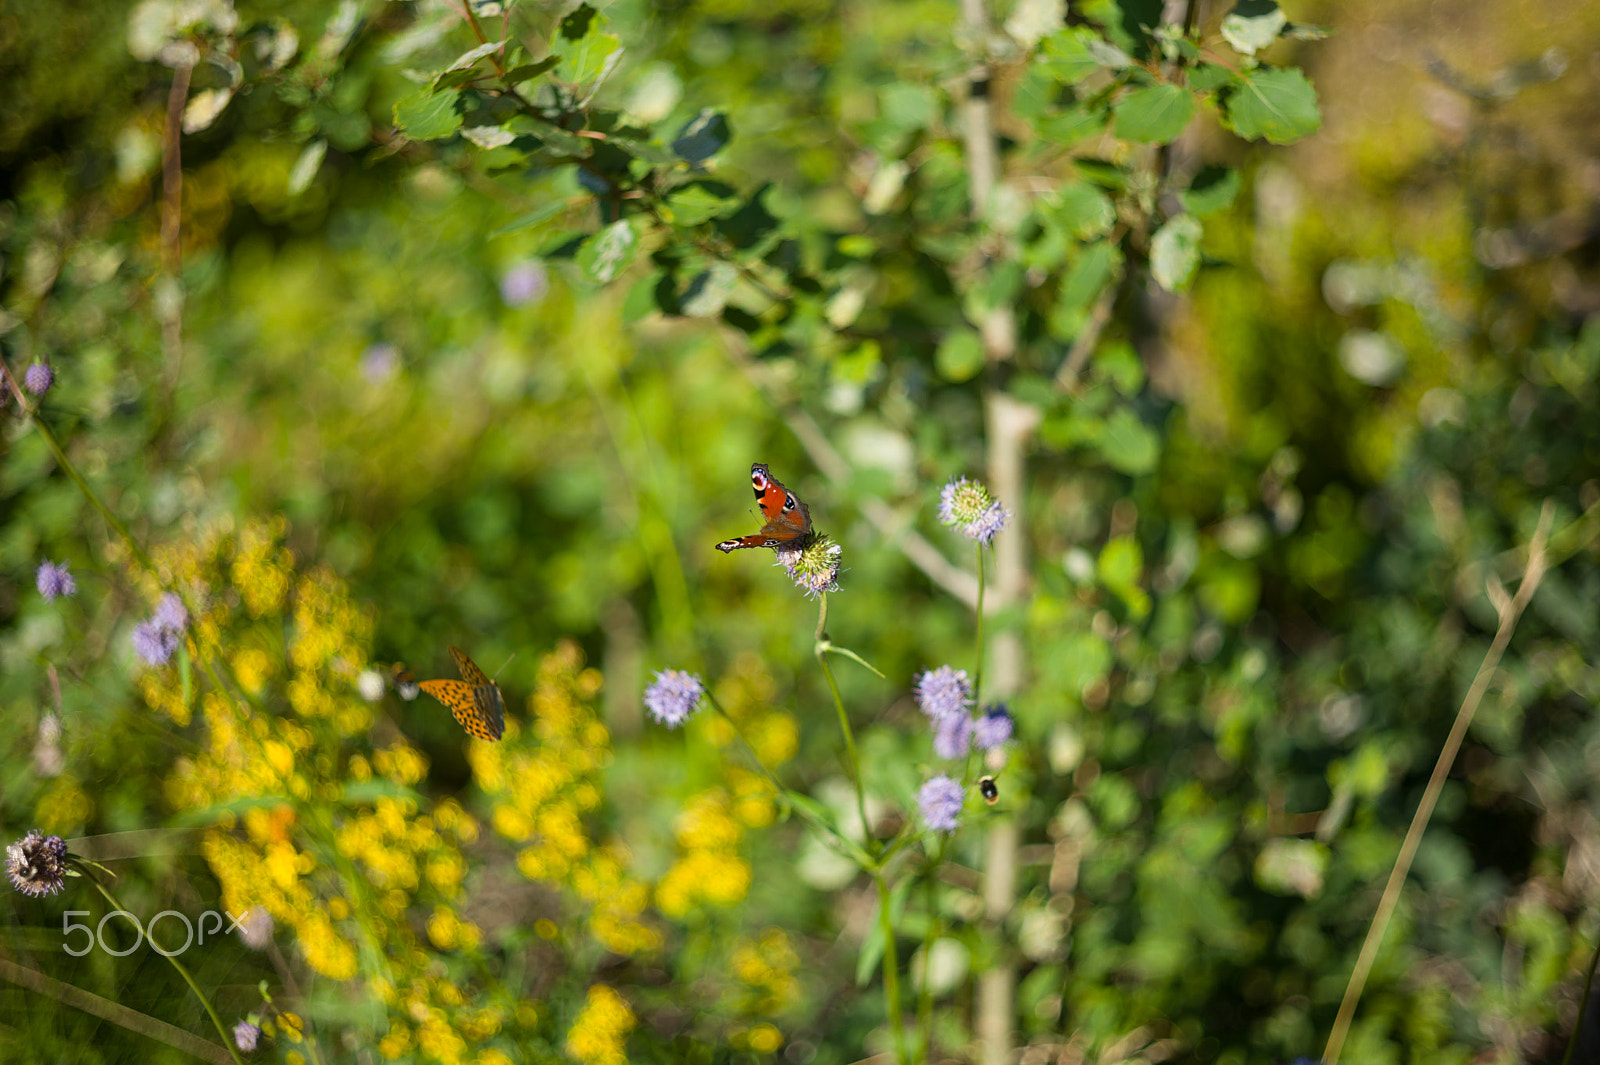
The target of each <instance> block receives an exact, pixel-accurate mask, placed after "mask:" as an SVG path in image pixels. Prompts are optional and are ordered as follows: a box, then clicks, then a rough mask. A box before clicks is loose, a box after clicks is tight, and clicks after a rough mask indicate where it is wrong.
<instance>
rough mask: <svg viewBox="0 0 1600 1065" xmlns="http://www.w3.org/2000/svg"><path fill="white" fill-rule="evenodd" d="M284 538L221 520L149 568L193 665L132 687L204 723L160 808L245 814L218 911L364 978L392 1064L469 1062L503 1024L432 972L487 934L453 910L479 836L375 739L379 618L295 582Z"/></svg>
mask: <svg viewBox="0 0 1600 1065" xmlns="http://www.w3.org/2000/svg"><path fill="white" fill-rule="evenodd" d="M284 531H285V527H284V525H283V524H282V523H281V522H279V523H274V524H256V525H251V526H248V527H246V528H245V529H243V530H242V531H240V532H238V533H237V534H235V533H234V532H233V530H232V529H231V528H230V527H228V526H227V525H220V526H218V527H217V528H215V529H213V530H212V531H211V532H210V533H209V534H207V535H206V536H204V537H200V538H197V540H196V541H195V542H194V543H192V544H189V545H185V546H180V547H177V548H174V549H171V550H169V551H166V552H162V553H159V554H158V555H157V556H156V568H157V576H158V578H159V582H160V586H161V588H176V589H178V590H179V591H180V592H181V593H182V594H183V596H184V599H185V602H186V603H187V604H188V606H189V609H190V611H191V625H190V628H189V631H188V639H189V644H188V649H189V653H190V655H191V656H192V658H193V661H194V663H195V666H196V668H195V669H194V670H193V671H190V672H189V674H188V675H187V676H186V675H184V672H183V671H180V670H173V669H170V668H168V669H160V670H148V671H146V672H145V673H144V675H143V676H142V677H141V678H140V689H141V691H142V692H143V693H144V696H145V698H146V700H147V702H148V703H149V705H150V706H151V707H152V708H153V709H155V710H157V711H158V712H160V713H162V714H164V715H165V716H166V717H167V718H168V719H170V720H171V721H173V722H174V723H175V724H177V725H179V726H182V725H185V724H187V723H188V722H189V720H190V718H191V716H195V717H198V719H199V723H200V724H201V725H202V726H203V728H202V733H201V737H200V743H199V750H198V752H197V753H195V754H193V755H191V756H188V757H185V758H181V759H179V760H178V761H177V763H176V765H175V768H174V770H173V772H172V773H171V775H170V776H169V778H168V780H167V782H166V793H167V797H168V799H169V800H170V801H171V802H172V804H173V805H174V807H176V808H177V809H179V810H203V809H216V808H222V807H227V808H230V809H233V810H238V811H240V812H239V813H238V814H224V815H222V816H221V817H220V818H219V819H218V821H217V823H215V824H214V826H213V827H212V828H211V829H210V830H209V831H207V832H206V833H205V835H204V837H203V841H202V847H203V851H204V853H205V856H206V858H207V861H208V862H209V864H210V866H211V868H212V870H213V872H214V873H215V875H216V877H217V880H218V882H219V884H220V885H221V888H222V897H223V902H224V905H225V906H226V908H227V909H228V910H229V911H230V912H233V913H240V912H243V911H244V910H245V909H247V908H249V907H251V906H261V907H263V908H264V909H265V910H266V911H267V912H268V913H270V914H272V916H273V917H274V918H275V920H276V921H277V922H278V923H279V924H280V925H281V926H283V927H284V928H285V929H286V930H287V931H288V933H289V936H288V938H289V939H290V940H291V941H292V942H294V943H295V945H296V946H297V947H298V949H299V951H300V953H301V955H302V956H303V957H304V959H305V962H306V964H307V965H309V966H310V967H311V968H312V969H313V970H315V971H316V972H318V973H320V974H322V975H324V976H326V977H329V978H332V979H335V980H347V981H353V980H356V979H357V978H358V974H359V975H360V977H361V978H362V979H364V980H366V981H367V982H368V984H369V985H370V989H371V992H372V994H373V995H374V996H375V997H376V998H378V999H379V1000H381V1001H383V1002H384V1003H385V1005H386V1006H387V1007H388V1014H389V1016H388V1025H387V1034H386V1036H385V1037H384V1038H383V1040H382V1043H381V1045H380V1049H382V1051H383V1052H384V1054H385V1055H386V1056H387V1057H390V1058H394V1057H400V1056H405V1055H412V1056H414V1057H416V1058H418V1059H419V1060H425V1061H435V1062H440V1063H444V1065H465V1063H466V1062H467V1061H469V1060H472V1058H473V1055H474V1054H476V1053H477V1050H478V1048H479V1047H480V1045H481V1044H482V1042H483V1041H484V1040H485V1039H487V1038H489V1037H491V1036H492V1035H493V1034H494V1033H495V1032H496V1031H498V1030H499V1029H500V1028H501V1027H502V1025H503V1024H504V1023H505V1017H504V1016H503V1014H502V1011H501V1010H500V1009H498V1008H497V1007H495V1006H492V1005H491V1006H481V1007H480V1006H476V1005H470V1004H468V1003H467V1002H466V1001H465V998H464V996H463V994H462V992H461V990H460V989H459V988H457V987H456V986H455V985H454V984H453V983H452V982H451V981H449V980H447V979H441V978H440V977H441V973H442V972H443V971H444V970H443V969H442V968H441V966H442V961H441V958H440V956H439V953H438V952H440V951H472V950H474V949H475V948H476V946H477V944H478V940H479V938H480V936H479V932H478V929H477V928H476V927H475V926H474V925H473V924H472V923H471V922H469V921H467V920H465V919H463V918H462V917H461V916H460V914H459V913H458V911H457V909H456V904H457V903H458V901H459V900H460V897H461V895H462V883H463V880H464V879H465V876H466V871H467V869H466V860H465V858H464V857H463V855H462V853H461V844H462V843H463V842H468V841H471V840H472V839H474V838H476V836H477V825H476V823H475V822H474V821H473V820H472V818H471V817H470V816H468V815H467V813H466V812H465V811H464V810H462V809H461V807H460V806H459V805H457V804H455V803H453V802H449V801H446V802H441V803H439V804H437V805H431V804H430V803H429V802H428V801H427V800H426V799H425V798H424V797H422V796H421V795H419V794H418V793H417V791H416V790H414V789H415V788H416V786H417V785H418V784H419V783H421V782H422V781H423V780H424V778H425V777H426V775H427V771H428V763H427V759H426V758H425V757H423V755H422V753H421V752H420V751H418V750H416V749H415V748H414V747H412V746H410V745H409V744H407V743H406V742H404V741H403V740H401V741H397V742H393V743H391V744H389V745H388V746H385V747H382V748H375V747H374V746H373V745H372V741H371V726H372V720H373V710H372V704H370V703H368V702H366V701H365V700H363V699H362V698H360V696H359V695H358V693H357V692H356V690H355V684H354V681H355V678H356V676H357V675H358V673H359V672H360V671H361V670H362V669H363V668H365V666H366V662H367V645H368V641H369V639H370V637H371V632H372V620H371V617H370V615H369V613H368V612H367V611H365V610H363V609H361V608H360V607H359V606H358V605H357V604H355V603H354V602H353V601H352V600H351V598H350V595H349V592H348V590H347V588H346V587H345V586H344V584H343V583H342V582H341V581H340V580H339V579H338V578H337V577H336V576H335V575H334V574H333V573H332V572H331V571H329V570H327V569H326V568H319V569H314V570H311V571H310V572H307V573H297V572H296V570H295V568H294V558H293V556H292V555H291V554H290V553H289V552H288V550H287V549H285V548H284V547H283V546H282V543H281V541H282V537H283V534H284ZM150 591H151V592H152V596H151V598H152V601H154V600H155V599H156V598H158V596H159V592H160V588H152V589H150ZM241 608H242V609H241ZM286 618H287V620H288V624H287V625H285V619H286ZM192 711H194V713H192ZM418 928H423V929H424V930H425V934H426V939H425V940H424V939H422V938H420V937H419V935H418V933H417V929H418ZM430 948H431V949H430ZM357 993H359V992H357Z"/></svg>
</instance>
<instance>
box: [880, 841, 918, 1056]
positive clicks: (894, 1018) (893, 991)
mask: <svg viewBox="0 0 1600 1065" xmlns="http://www.w3.org/2000/svg"><path fill="white" fill-rule="evenodd" d="M872 881H873V883H875V884H876V885H877V886H878V926H879V927H880V928H881V929H882V931H883V1008H884V1010H885V1012H887V1013H888V1015H889V1016H888V1021H889V1032H890V1034H891V1035H892V1036H893V1038H894V1057H895V1060H896V1061H897V1062H899V1063H900V1065H909V1062H910V1061H911V1056H910V1051H909V1049H908V1048H907V1046H906V1026H905V1018H904V1017H903V1016H902V1015H901V1013H900V952H899V950H898V949H897V948H896V947H895V942H894V914H893V913H892V912H890V909H889V881H888V880H887V879H885V878H884V875H883V873H882V872H881V871H878V872H874V873H873V874H872ZM923 966H924V968H926V966H927V959H923Z"/></svg>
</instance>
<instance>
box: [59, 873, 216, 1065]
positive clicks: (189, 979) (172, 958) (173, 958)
mask: <svg viewBox="0 0 1600 1065" xmlns="http://www.w3.org/2000/svg"><path fill="white" fill-rule="evenodd" d="M85 879H87V880H88V881H89V882H90V883H91V884H93V885H94V886H95V888H96V890H98V891H99V892H100V894H102V895H104V896H105V899H106V901H107V902H109V903H110V904H111V908H112V909H113V910H121V909H122V903H120V902H118V901H117V899H116V896H114V895H112V894H111V892H109V891H107V890H106V886H105V885H104V884H102V883H100V881H98V880H96V879H95V878H94V877H93V876H86V877H85ZM123 912H124V913H126V912H127V911H126V910H123ZM145 937H146V938H148V939H149V940H150V945H151V947H154V946H155V937H154V936H151V935H150V933H149V931H148V930H147V931H146V932H145ZM156 953H157V954H160V955H161V956H162V957H163V958H166V959H167V960H168V961H169V962H171V963H172V967H173V968H174V969H176V970H178V975H179V976H181V977H183V982H184V983H186V984H188V985H189V990H191V991H193V992H194V997H195V998H197V999H199V1000H200V1005H202V1006H204V1007H205V1009H206V1015H207V1016H209V1017H210V1018H211V1023H212V1024H214V1025H216V1026H217V1034H218V1035H220V1036H221V1037H222V1045H223V1046H224V1047H226V1048H227V1050H228V1053H229V1054H230V1055H232V1057H233V1060H234V1061H235V1062H237V1063H238V1065H244V1059H243V1058H241V1057H239V1051H238V1050H236V1049H235V1048H234V1045H233V1035H232V1033H230V1032H229V1031H228V1030H227V1029H226V1028H224V1027H223V1026H222V1018H221V1017H218V1016H217V1011H216V1010H215V1009H214V1008H212V1005H211V1000H210V999H209V998H206V994H205V992H204V991H201V990H200V985H199V984H197V983H195V980H194V977H193V976H191V975H190V974H189V970H188V969H187V968H186V967H185V966H184V964H183V962H181V961H179V960H178V956H177V955H176V954H168V953H167V952H166V951H161V950H158V951H156Z"/></svg>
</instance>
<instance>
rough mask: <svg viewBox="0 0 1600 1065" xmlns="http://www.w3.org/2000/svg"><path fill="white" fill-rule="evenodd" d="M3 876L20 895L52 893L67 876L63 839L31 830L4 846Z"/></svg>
mask: <svg viewBox="0 0 1600 1065" xmlns="http://www.w3.org/2000/svg"><path fill="white" fill-rule="evenodd" d="M6 875H8V876H9V877H11V885H12V886H13V887H15V888H16V889H17V890H18V891H20V892H22V893H23V894H24V895H32V896H33V897H34V898H39V897H41V896H44V895H54V894H55V893H56V892H58V891H60V890H61V888H62V885H63V883H64V882H65V880H66V878H67V844H66V842H65V841H64V840H62V838H61V837H60V836H47V835H45V834H44V833H43V832H40V831H39V830H38V829H37V828H36V829H33V830H32V831H31V832H29V833H28V834H27V835H26V836H23V837H22V838H21V839H19V840H17V842H15V843H13V844H11V845H10V846H9V847H7V848H6Z"/></svg>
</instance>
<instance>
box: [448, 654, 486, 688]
mask: <svg viewBox="0 0 1600 1065" xmlns="http://www.w3.org/2000/svg"><path fill="white" fill-rule="evenodd" d="M450 657H451V658H453V659H455V660H456V668H457V669H459V670H460V671H461V679H462V680H464V681H466V682H467V683H468V684H470V685H472V686H473V687H475V688H476V687H478V686H480V685H483V684H492V683H493V681H491V680H490V679H489V678H488V677H487V676H486V675H485V674H484V672H483V670H481V669H479V668H478V666H477V663H475V662H473V661H472V659H470V658H468V657H467V652H465V651H463V650H462V649H461V648H459V647H452V648H450Z"/></svg>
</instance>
